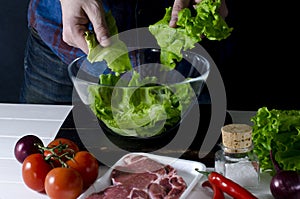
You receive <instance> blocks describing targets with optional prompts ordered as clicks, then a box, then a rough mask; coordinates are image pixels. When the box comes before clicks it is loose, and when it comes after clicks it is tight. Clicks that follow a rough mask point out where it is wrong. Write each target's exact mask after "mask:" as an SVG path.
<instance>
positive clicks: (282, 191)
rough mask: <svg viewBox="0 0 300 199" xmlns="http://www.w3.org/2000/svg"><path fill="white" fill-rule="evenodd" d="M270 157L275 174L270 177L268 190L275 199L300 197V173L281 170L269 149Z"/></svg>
mask: <svg viewBox="0 0 300 199" xmlns="http://www.w3.org/2000/svg"><path fill="white" fill-rule="evenodd" d="M270 158H271V161H272V163H273V166H274V169H275V171H276V174H275V175H274V176H273V177H272V179H271V183H270V190H271V193H272V195H273V196H274V198H275V199H300V174H299V173H298V172H297V171H287V170H282V169H281V167H280V166H279V164H278V162H277V161H276V160H275V158H274V156H273V152H272V150H271V151H270Z"/></svg>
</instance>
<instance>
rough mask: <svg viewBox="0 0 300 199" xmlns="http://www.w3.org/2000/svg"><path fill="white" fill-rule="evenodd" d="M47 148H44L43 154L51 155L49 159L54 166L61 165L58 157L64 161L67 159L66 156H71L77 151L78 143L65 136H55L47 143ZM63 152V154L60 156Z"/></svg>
mask: <svg viewBox="0 0 300 199" xmlns="http://www.w3.org/2000/svg"><path fill="white" fill-rule="evenodd" d="M47 148H48V149H46V150H44V156H45V157H48V156H51V158H50V159H51V162H52V164H53V166H54V167H61V166H62V163H61V162H60V161H59V158H58V157H60V159H61V161H63V162H66V161H67V160H68V158H67V157H69V158H72V157H73V156H74V155H75V153H77V152H78V151H79V147H78V145H77V144H76V143H75V142H73V141H72V140H69V139H67V138H56V139H54V140H52V141H51V142H50V143H49V144H48V145H47ZM52 150H53V151H52ZM53 153H55V154H53ZM63 154H65V156H63V157H61V155H63ZM66 156H67V157H66Z"/></svg>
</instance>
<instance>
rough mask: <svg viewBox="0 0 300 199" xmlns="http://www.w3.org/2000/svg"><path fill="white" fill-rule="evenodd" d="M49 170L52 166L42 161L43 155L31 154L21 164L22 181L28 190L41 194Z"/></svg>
mask: <svg viewBox="0 0 300 199" xmlns="http://www.w3.org/2000/svg"><path fill="white" fill-rule="evenodd" d="M51 169H52V166H51V165H50V164H49V163H48V162H46V161H45V160H44V156H43V154H40V153H35V154H31V155H29V156H27V157H26V158H25V160H24V161H23V164H22V177H23V181H24V183H25V184H26V185H27V186H28V187H29V188H31V189H33V190H35V191H38V192H43V191H44V190H45V187H44V182H45V178H46V175H47V174H48V172H49V171H50V170H51Z"/></svg>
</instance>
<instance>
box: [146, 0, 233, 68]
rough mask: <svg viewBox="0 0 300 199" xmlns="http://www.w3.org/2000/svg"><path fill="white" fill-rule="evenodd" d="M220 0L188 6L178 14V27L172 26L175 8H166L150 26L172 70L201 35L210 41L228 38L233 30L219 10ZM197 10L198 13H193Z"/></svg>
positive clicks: (204, 0) (199, 39)
mask: <svg viewBox="0 0 300 199" xmlns="http://www.w3.org/2000/svg"><path fill="white" fill-rule="evenodd" d="M220 5H221V0H202V1H201V2H200V3H199V4H197V5H196V8H195V10H190V9H189V8H185V9H183V10H181V11H180V12H179V13H178V21H177V27H176V28H171V27H170V26H169V22H170V19H171V13H172V8H171V7H169V8H167V9H166V13H165V16H164V17H163V18H162V19H161V20H160V21H158V22H156V23H155V24H153V25H150V26H149V31H150V32H151V33H152V35H154V37H155V38H156V40H157V43H158V45H159V46H160V48H161V51H162V53H161V62H162V64H164V65H166V66H169V67H170V69H173V68H174V67H175V65H176V62H179V61H180V60H181V59H182V54H181V50H187V49H192V48H194V47H195V44H196V43H197V42H200V41H201V40H202V39H201V38H202V36H205V37H206V38H208V39H210V40H222V39H226V38H227V37H228V36H229V35H230V34H231V32H232V30H233V28H229V27H228V25H227V24H226V22H225V21H224V19H223V18H222V17H221V16H220V14H219V12H218V10H219V7H220ZM192 13H196V14H192Z"/></svg>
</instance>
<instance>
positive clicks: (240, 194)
mask: <svg viewBox="0 0 300 199" xmlns="http://www.w3.org/2000/svg"><path fill="white" fill-rule="evenodd" d="M196 171H198V172H199V173H202V174H204V175H207V178H208V181H209V182H210V183H211V184H212V185H215V186H216V187H217V188H219V189H221V190H222V191H223V192H225V193H227V194H228V195H230V196H232V197H233V198H235V199H258V198H257V197H256V196H254V195H253V194H252V193H251V192H250V191H248V190H247V189H245V188H244V187H242V186H241V185H239V184H237V183H236V182H234V181H232V180H231V179H229V178H226V177H225V176H223V175H222V174H219V173H217V172H214V171H213V172H210V173H209V172H203V171H199V170H198V169H196Z"/></svg>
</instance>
